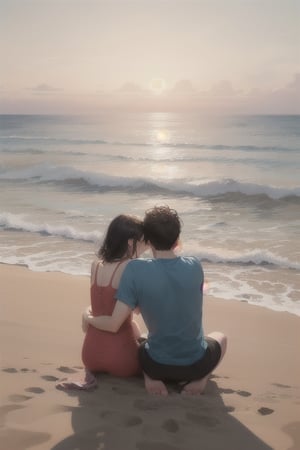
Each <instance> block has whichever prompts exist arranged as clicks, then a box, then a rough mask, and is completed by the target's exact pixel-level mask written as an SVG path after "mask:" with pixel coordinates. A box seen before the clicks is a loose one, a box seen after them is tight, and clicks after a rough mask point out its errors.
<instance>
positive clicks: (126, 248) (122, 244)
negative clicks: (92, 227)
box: [82, 214, 146, 377]
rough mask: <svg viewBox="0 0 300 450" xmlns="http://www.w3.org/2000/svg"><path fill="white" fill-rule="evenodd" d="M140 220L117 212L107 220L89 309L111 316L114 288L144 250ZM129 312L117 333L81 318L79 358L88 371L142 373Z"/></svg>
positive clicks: (136, 331)
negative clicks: (84, 332)
mask: <svg viewBox="0 0 300 450" xmlns="http://www.w3.org/2000/svg"><path fill="white" fill-rule="evenodd" d="M145 248H146V246H145V243H144V241H143V225H142V221H141V220H139V219H138V218H136V217H134V216H129V215H124V214H122V215H119V216H117V217H116V218H115V219H113V221H112V222H111V223H110V225H109V227H108V230H107V234H106V237H105V239H104V242H103V244H102V246H101V248H100V250H99V252H98V255H97V256H98V258H97V259H96V260H95V261H94V262H93V263H92V269H91V312H92V314H93V315H95V316H99V315H105V316H110V315H111V314H112V312H113V310H114V307H115V303H116V298H115V295H116V291H117V289H118V286H119V282H120V279H121V276H122V273H123V271H124V269H125V267H126V265H127V263H128V262H129V261H130V260H131V259H133V258H136V257H138V256H139V255H140V254H141V253H143V251H144V250H145ZM132 316H133V313H131V314H130V315H129V316H128V317H127V319H126V320H125V321H124V323H123V324H122V326H121V327H120V328H119V330H118V332H117V333H109V332H106V331H101V330H98V329H97V328H95V327H94V326H92V325H89V324H87V323H86V322H85V321H83V323H82V326H83V330H84V331H86V335H85V339H84V343H83V347H82V361H83V364H84V366H85V368H86V369H88V370H89V371H90V372H106V373H109V374H111V375H114V376H119V377H129V376H134V375H137V374H139V373H141V369H140V365H139V362H138V347H139V345H138V338H139V337H140V332H139V329H138V327H137V325H136V323H135V322H133V320H132Z"/></svg>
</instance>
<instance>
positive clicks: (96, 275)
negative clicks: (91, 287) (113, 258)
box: [93, 261, 101, 284]
mask: <svg viewBox="0 0 300 450" xmlns="http://www.w3.org/2000/svg"><path fill="white" fill-rule="evenodd" d="M100 263H101V261H98V262H97V265H96V270H95V273H94V281H93V284H94V283H97V278H98V270H99V266H100Z"/></svg>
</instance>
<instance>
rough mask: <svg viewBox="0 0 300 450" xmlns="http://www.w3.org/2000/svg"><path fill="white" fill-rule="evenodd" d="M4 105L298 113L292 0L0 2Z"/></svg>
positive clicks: (7, 110) (28, 110) (6, 110)
mask: <svg viewBox="0 0 300 450" xmlns="http://www.w3.org/2000/svg"><path fill="white" fill-rule="evenodd" d="M0 58H1V59H0V63H1V70H0V113H2V114H51V113H79V114H80V113H82V114H84V113H96V112H99V111H102V110H106V109H108V110H126V111H127V110H128V111H151V112H155V111H157V112H165V111H166V112H168V111H170V112H172V111H174V112H177V111H178V112H180V111H202V112H208V113H216V112H217V113H244V114H255V113H258V114H300V1H299V0H0Z"/></svg>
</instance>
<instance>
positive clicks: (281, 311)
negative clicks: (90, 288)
mask: <svg viewBox="0 0 300 450" xmlns="http://www.w3.org/2000/svg"><path fill="white" fill-rule="evenodd" d="M2 265H3V266H8V267H21V268H24V269H26V270H29V271H30V272H32V273H35V274H42V273H53V274H57V275H63V276H64V275H66V276H71V277H74V278H78V279H80V278H88V279H89V277H90V273H81V274H80V273H76V274H75V273H68V272H64V271H56V270H49V271H36V270H33V269H31V268H30V267H29V266H28V265H27V264H25V263H24V264H22V263H14V264H12V263H6V262H1V261H0V267H1V266H2ZM202 265H203V267H204V264H203V263H202ZM282 270H285V269H284V268H283V269H282ZM204 272H205V273H206V272H207V270H204ZM263 280H264V278H263V275H260V276H258V275H257V274H256V281H260V282H262V281H263ZM291 280H292V278H291V279H290V280H289V281H290V282H292V281H291ZM269 281H270V282H272V283H273V284H274V285H276V284H278V278H277V276H276V274H272V275H270V274H269ZM297 288H298V289H297ZM299 289H300V285H299V287H298V286H297V287H295V292H296V293H297V292H298V290H299ZM204 295H205V298H214V299H216V300H220V301H222V302H237V303H246V304H248V305H249V306H254V307H257V308H263V309H266V310H267V311H272V312H277V313H279V314H291V315H292V316H296V317H298V318H300V311H297V312H294V311H291V310H288V309H280V308H281V307H280V306H278V307H276V306H272V305H271V306H270V305H267V304H266V303H263V304H257V303H255V302H253V301H251V300H248V299H247V294H246V295H245V298H243V299H237V298H234V299H228V294H227V295H226V297H224V298H222V299H220V298H219V297H216V296H215V295H214V294H210V293H209V289H208V292H204ZM267 295H268V296H269V295H270V293H268V294H267Z"/></svg>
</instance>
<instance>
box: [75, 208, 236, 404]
mask: <svg viewBox="0 0 300 450" xmlns="http://www.w3.org/2000/svg"><path fill="white" fill-rule="evenodd" d="M180 231H181V222H180V219H179V217H178V214H177V212H176V211H175V210H173V209H170V208H169V207H167V206H160V207H155V208H153V209H151V210H149V211H147V212H146V214H145V218H144V221H143V222H142V221H140V220H139V219H137V218H136V217H132V216H128V215H120V216H118V217H116V218H115V219H114V220H113V221H112V222H111V223H110V225H109V227H108V230H107V234H106V237H105V239H104V242H103V245H102V247H101V248H100V250H99V253H98V259H97V260H96V261H94V262H93V264H92V271H91V307H89V309H88V310H87V311H86V312H84V313H83V318H82V327H83V330H84V332H85V333H86V335H85V339H84V344H83V348H82V360H83V363H84V365H85V367H86V369H87V370H88V371H90V372H91V373H95V372H106V373H110V374H111V375H114V376H120V377H128V376H135V375H138V374H141V373H142V372H143V375H144V379H145V387H146V390H147V391H148V392H149V393H151V394H156V395H163V396H165V395H167V394H168V390H167V387H166V385H165V382H168V381H172V382H177V383H179V384H180V385H181V386H182V392H183V393H185V394H191V395H195V394H201V393H202V392H203V390H204V388H205V385H206V383H207V380H208V377H209V374H210V373H211V372H212V371H213V370H214V369H215V367H216V366H217V364H218V363H219V362H220V361H221V359H222V358H223V356H224V353H225V351H226V342H227V341H226V337H225V336H224V334H222V333H220V332H213V333H210V334H208V335H207V336H204V334H203V327H202V302H203V281H204V280H203V270H202V267H201V264H200V262H199V260H198V259H197V258H196V257H184V256H177V255H176V253H175V248H176V246H177V245H178V240H179V236H180ZM147 246H150V248H151V250H152V253H153V258H147V259H141V258H139V256H140V255H141V254H142V253H143V252H144V251H145V249H146V247H147ZM133 312H138V313H139V312H140V313H141V314H142V317H143V319H144V321H145V324H146V326H147V328H148V337H147V338H146V339H145V340H143V339H141V338H140V330H139V328H138V326H137V324H136V323H135V322H134V321H133V320H132V318H133Z"/></svg>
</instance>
